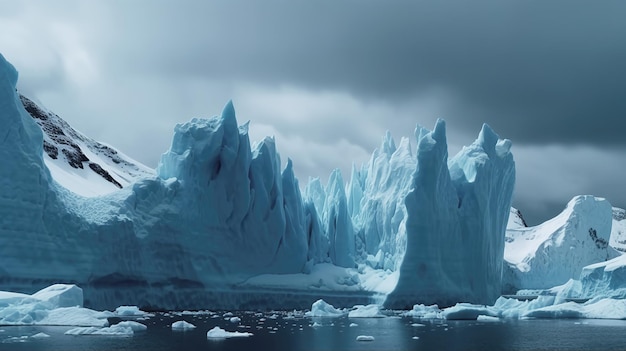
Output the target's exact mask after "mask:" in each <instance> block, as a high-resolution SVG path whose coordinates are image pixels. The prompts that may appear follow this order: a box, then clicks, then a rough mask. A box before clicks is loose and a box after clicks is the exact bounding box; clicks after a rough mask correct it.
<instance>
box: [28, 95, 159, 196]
mask: <svg viewBox="0 0 626 351" xmlns="http://www.w3.org/2000/svg"><path fill="white" fill-rule="evenodd" d="M20 100H21V102H22V104H23V105H24V108H25V109H26V111H27V112H28V113H29V114H30V115H31V116H32V117H33V119H34V120H35V121H36V122H37V124H38V125H39V127H41V130H42V131H43V132H44V133H43V149H44V151H45V152H44V162H45V164H46V166H47V167H48V169H49V170H50V173H51V174H52V177H53V178H54V180H56V181H57V182H59V183H60V184H61V185H63V186H64V187H65V188H67V189H69V190H71V191H73V192H75V193H77V194H79V195H82V196H95V195H103V194H108V193H110V192H112V191H115V190H117V189H120V188H122V187H124V186H128V185H129V184H131V183H132V182H134V181H135V180H137V179H139V178H141V177H146V176H151V175H153V174H154V170H152V169H150V168H148V167H146V166H144V165H142V164H141V163H139V162H138V161H135V160H133V159H131V158H130V157H128V156H126V155H124V154H122V153H121V152H119V151H118V150H116V149H115V148H113V147H111V146H108V145H105V144H102V143H100V142H97V141H95V140H92V139H90V138H88V137H86V136H84V135H83V134H81V133H79V132H77V131H76V130H74V128H72V127H71V126H70V125H69V124H67V122H65V121H64V120H63V119H61V118H60V117H59V116H57V115H56V114H55V113H53V112H51V111H49V110H47V109H45V108H43V107H41V106H39V105H38V104H36V103H35V102H34V101H33V100H31V99H29V98H27V97H25V96H24V95H20Z"/></svg>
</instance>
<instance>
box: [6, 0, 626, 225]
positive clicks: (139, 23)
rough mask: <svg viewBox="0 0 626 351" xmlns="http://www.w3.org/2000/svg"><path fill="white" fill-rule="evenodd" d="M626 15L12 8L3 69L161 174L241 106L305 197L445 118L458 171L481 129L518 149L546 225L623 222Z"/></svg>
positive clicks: (143, 5)
mask: <svg viewBox="0 0 626 351" xmlns="http://www.w3.org/2000/svg"><path fill="white" fill-rule="evenodd" d="M470 4H471V6H469V5H470ZM625 15H626V1H622V0H617V1H598V2H589V1H572V0H567V1H565V0H564V1H492V2H478V1H476V2H475V1H472V2H467V1H445V2H444V1H410V2H409V1H366V0H360V1H356V0H355V1H344V2H341V1H336V0H334V1H324V0H322V1H319V0H318V1H295V0H289V1H287V0H285V1H266V0H264V1H233V0H230V1H199V0H198V1H196V0H189V1H158V0H145V1H140V0H134V1H127V0H107V1H104V0H103V1H83V0H78V1H58V0H55V1H47V0H41V1H30V0H26V1H19V2H17V1H8V0H0V28H1V30H2V35H0V52H1V53H3V54H4V56H5V57H6V58H7V59H8V60H9V61H10V62H12V63H13V64H14V65H15V66H16V68H17V69H18V70H19V72H20V82H19V84H18V87H19V88H20V89H21V91H22V92H23V93H25V94H26V95H28V96H31V97H33V98H36V99H38V100H39V101H41V102H42V103H43V104H44V105H45V106H47V107H48V108H50V109H51V110H53V111H55V112H56V113H57V114H59V115H60V116H61V117H62V118H64V119H66V120H67V121H68V122H69V123H70V124H71V125H72V126H74V127H75V128H77V129H78V130H80V131H82V132H83V133H85V134H86V135H88V136H90V137H92V138H94V139H97V140H100V141H103V142H106V143H109V144H112V145H114V146H115V147H117V148H118V149H120V150H122V151H123V152H125V153H126V154H128V155H130V156H131V157H133V158H135V159H137V160H139V161H141V162H143V163H145V164H147V165H148V166H151V167H155V166H156V164H157V162H158V160H159V158H160V155H161V154H162V153H163V152H165V151H166V150H167V148H168V147H169V144H170V142H171V137H172V133H173V127H174V125H175V124H176V123H179V122H184V121H187V120H189V119H191V118H192V117H210V116H214V115H217V114H219V113H220V112H221V109H222V107H223V106H224V104H225V103H226V102H227V101H228V100H230V99H232V100H233V102H234V104H235V109H236V111H237V116H238V119H239V122H240V123H244V122H246V121H248V120H250V135H251V138H252V139H253V141H254V140H260V139H261V138H262V137H264V136H266V135H274V136H276V139H277V146H278V149H279V151H280V153H281V155H282V157H283V160H286V159H287V157H290V158H292V159H293V160H294V168H295V171H296V174H297V175H298V177H299V178H300V180H301V183H306V181H307V179H308V177H309V176H320V177H321V178H322V179H323V180H326V179H327V177H328V174H329V173H330V171H331V170H332V169H333V168H336V167H339V168H341V169H342V171H343V172H344V175H345V176H346V177H348V176H349V169H350V167H351V164H352V162H356V163H357V165H359V164H361V163H363V162H366V161H367V160H368V158H369V155H370V154H371V152H372V151H373V150H374V149H375V148H376V147H378V145H379V143H380V141H381V138H382V136H383V135H384V133H385V131H386V130H390V131H391V133H392V135H393V136H394V137H395V138H396V139H399V138H400V137H401V136H411V137H412V135H413V130H414V129H415V126H416V124H420V125H424V126H427V127H432V126H433V125H434V121H435V120H436V119H437V118H443V119H445V120H446V121H447V126H448V140H449V143H450V146H449V147H450V154H451V155H453V154H455V153H456V152H457V151H458V150H459V149H460V147H461V146H462V145H467V144H469V143H471V142H472V141H473V140H474V139H475V138H476V136H477V134H478V131H479V130H480V128H481V125H482V123H485V122H486V123H488V124H490V125H491V126H492V127H493V128H494V129H495V130H496V132H498V133H499V135H500V136H501V137H504V138H508V139H511V140H512V141H513V145H514V147H513V153H514V157H515V160H516V165H517V184H516V190H515V196H514V206H516V207H518V208H520V209H521V211H522V212H523V213H524V215H525V216H526V218H527V220H528V221H529V222H530V223H531V224H537V223H538V222H541V221H543V220H546V219H548V218H550V217H552V216H554V215H556V214H557V213H558V212H560V211H561V210H562V209H563V208H564V206H565V204H566V203H567V202H568V201H569V200H570V199H571V198H572V197H573V196H575V195H577V194H594V195H597V196H603V197H606V198H607V199H609V201H611V203H612V204H613V205H614V206H619V207H626V186H624V183H625V181H624V180H625V177H624V175H625V174H626V137H625V131H626V128H625V126H626V20H624V18H625V17H624V16H625ZM413 145H415V143H414V142H413ZM346 173H347V174H346Z"/></svg>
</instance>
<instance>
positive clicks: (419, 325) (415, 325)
mask: <svg viewBox="0 0 626 351" xmlns="http://www.w3.org/2000/svg"><path fill="white" fill-rule="evenodd" d="M411 326H412V327H425V326H426V324H421V323H413V324H411Z"/></svg>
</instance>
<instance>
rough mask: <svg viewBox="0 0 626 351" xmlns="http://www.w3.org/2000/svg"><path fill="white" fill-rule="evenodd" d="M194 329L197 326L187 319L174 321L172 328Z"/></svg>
mask: <svg viewBox="0 0 626 351" xmlns="http://www.w3.org/2000/svg"><path fill="white" fill-rule="evenodd" d="M192 329H196V326H195V325H193V324H191V323H189V322H186V321H178V322H174V323H172V330H183V331H184V330H192Z"/></svg>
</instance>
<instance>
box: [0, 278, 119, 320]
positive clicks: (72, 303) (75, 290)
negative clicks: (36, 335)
mask: <svg viewBox="0 0 626 351" xmlns="http://www.w3.org/2000/svg"><path fill="white" fill-rule="evenodd" d="M82 306H83V294H82V289H81V288H79V287H77V286H76V285H64V284H55V285H52V286H49V287H47V288H44V289H42V290H40V291H38V292H36V293H34V294H32V295H27V294H19V293H12V292H6V291H0V325H70V326H90V327H98V328H101V327H104V326H107V325H108V320H107V318H108V317H110V316H112V315H113V314H112V313H110V312H99V311H94V310H91V309H88V308H83V307H82Z"/></svg>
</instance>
